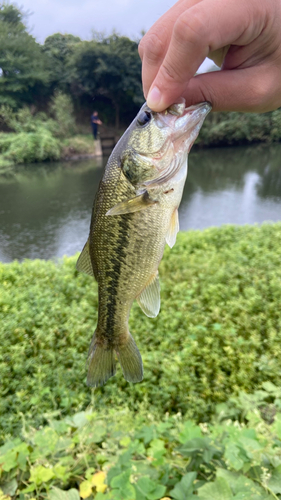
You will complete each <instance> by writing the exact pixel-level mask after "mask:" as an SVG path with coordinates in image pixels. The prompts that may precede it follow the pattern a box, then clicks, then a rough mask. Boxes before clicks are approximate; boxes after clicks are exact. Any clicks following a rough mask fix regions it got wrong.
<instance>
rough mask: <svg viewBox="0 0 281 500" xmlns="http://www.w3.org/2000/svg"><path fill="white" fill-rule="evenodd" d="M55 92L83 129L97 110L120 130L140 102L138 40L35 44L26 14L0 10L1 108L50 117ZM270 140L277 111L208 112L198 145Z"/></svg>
mask: <svg viewBox="0 0 281 500" xmlns="http://www.w3.org/2000/svg"><path fill="white" fill-rule="evenodd" d="M59 93H62V94H63V95H65V96H67V97H68V99H69V102H70V103H71V108H72V107H73V109H74V115H75V118H76V120H77V121H78V123H79V122H80V123H81V122H82V123H87V120H88V123H89V116H90V114H91V113H92V112H93V110H94V109H96V110H97V111H99V112H100V113H101V117H102V121H103V122H104V124H106V125H113V126H115V127H116V128H119V127H120V126H121V127H122V128H125V127H126V126H127V125H128V124H129V123H130V122H131V120H132V119H133V118H134V116H135V115H136V113H137V111H138V110H139V108H140V106H141V105H142V103H143V101H144V97H143V93H142V84H141V61H140V58H139V55H138V43H137V41H133V40H130V39H129V38H127V37H125V36H119V35H118V34H116V33H113V34H111V35H110V36H104V35H101V34H99V33H94V34H93V37H92V39H91V40H89V41H85V40H81V39H80V38H79V37H77V36H74V35H71V34H64V35H63V34H61V33H55V34H54V35H51V36H49V37H47V38H46V40H45V42H44V44H40V43H38V42H36V40H35V38H34V37H33V36H32V35H31V34H30V33H29V31H28V28H27V16H26V15H25V13H24V12H23V11H22V10H21V9H20V8H18V7H17V6H16V5H14V4H7V3H0V109H1V107H2V108H3V106H4V107H8V108H9V109H10V110H11V111H13V112H14V113H16V112H17V111H18V110H19V109H22V108H24V107H25V106H28V107H29V108H30V111H31V113H32V114H35V113H38V112H45V113H47V114H48V115H50V114H51V116H52V113H51V109H52V105H51V103H52V99H53V98H54V96H56V95H58V94H59ZM63 112H64V113H65V110H64V111H63ZM0 115H1V112H0ZM0 118H1V116H0ZM2 130H3V117H2ZM274 141H281V109H279V110H277V111H274V112H272V113H265V114H254V113H245V114H241V113H211V114H210V115H209V116H208V117H207V119H206V121H205V123H204V125H203V129H202V131H201V133H200V136H199V141H198V142H199V144H200V145H203V146H206V145H208V146H214V145H216V146H219V145H234V144H245V143H253V142H274Z"/></svg>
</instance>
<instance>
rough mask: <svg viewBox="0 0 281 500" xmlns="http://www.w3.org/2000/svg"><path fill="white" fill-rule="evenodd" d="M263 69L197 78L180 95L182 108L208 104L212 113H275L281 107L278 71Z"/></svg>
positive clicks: (224, 72)
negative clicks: (203, 103) (182, 98)
mask: <svg viewBox="0 0 281 500" xmlns="http://www.w3.org/2000/svg"><path fill="white" fill-rule="evenodd" d="M266 66H267V65H260V66H256V67H251V68H243V69H235V70H221V71H215V72H213V73H205V74H202V75H197V76H195V77H193V78H191V80H190V81H189V84H188V86H187V88H186V90H185V92H184V94H183V97H184V98H185V100H186V106H191V105H193V104H198V103H199V102H203V101H208V102H210V103H211V104H212V107H213V111H243V112H247V111H248V112H257V113H258V112H259V113H260V112H266V111H272V110H274V109H277V108H278V107H279V106H281V96H280V91H278V89H279V86H280V78H281V75H280V74H279V73H280V71H278V68H276V67H273V66H271V67H270V68H269V67H266ZM278 94H279V96H278Z"/></svg>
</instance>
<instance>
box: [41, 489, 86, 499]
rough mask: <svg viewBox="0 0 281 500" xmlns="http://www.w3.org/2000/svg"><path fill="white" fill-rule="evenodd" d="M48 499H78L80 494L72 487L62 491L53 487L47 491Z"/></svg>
mask: <svg viewBox="0 0 281 500" xmlns="http://www.w3.org/2000/svg"><path fill="white" fill-rule="evenodd" d="M48 499H49V500H80V496H79V493H78V491H77V490H75V489H74V488H72V489H71V490H68V491H64V490H60V489H59V488H56V487H53V488H52V489H51V490H50V491H49V493H48Z"/></svg>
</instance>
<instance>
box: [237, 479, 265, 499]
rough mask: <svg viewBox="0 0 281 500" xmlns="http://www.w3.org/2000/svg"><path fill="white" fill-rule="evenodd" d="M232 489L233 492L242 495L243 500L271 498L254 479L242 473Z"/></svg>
mask: <svg viewBox="0 0 281 500" xmlns="http://www.w3.org/2000/svg"><path fill="white" fill-rule="evenodd" d="M233 490H234V493H235V494H239V495H240V496H241V495H244V498H245V500H270V498H272V497H269V495H267V493H266V492H265V490H264V489H263V488H262V487H261V486H259V485H258V484H257V483H256V482H255V481H252V480H251V479H249V478H248V477H245V476H243V475H239V478H238V479H237V481H236V483H235V484H234V488H233ZM241 498H242V497H241Z"/></svg>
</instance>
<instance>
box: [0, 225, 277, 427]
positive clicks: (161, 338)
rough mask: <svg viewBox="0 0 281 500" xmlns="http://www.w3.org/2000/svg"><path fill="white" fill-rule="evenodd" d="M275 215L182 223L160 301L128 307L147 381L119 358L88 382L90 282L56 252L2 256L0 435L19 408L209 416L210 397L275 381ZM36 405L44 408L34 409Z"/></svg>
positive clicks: (29, 412)
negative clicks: (268, 219)
mask: <svg viewBox="0 0 281 500" xmlns="http://www.w3.org/2000/svg"><path fill="white" fill-rule="evenodd" d="M280 258H281V224H280V223H279V224H272V225H266V224H264V225H262V226H261V227H258V226H252V227H251V226H241V227H239V226H237V227H236V226H225V227H223V228H211V229H207V230H205V231H203V232H200V231H189V232H187V233H180V234H179V235H178V240H177V243H176V245H175V247H174V248H173V249H172V250H169V249H166V251H165V255H164V259H163V261H162V263H161V266H160V278H161V300H162V305H161V311H160V314H159V316H158V317H157V318H155V319H149V318H147V317H146V316H144V314H143V313H142V311H141V310H140V308H139V307H138V305H137V304H134V305H133V308H132V311H131V315H130V331H131V332H132V334H133V336H134V338H135V340H136V342H137V344H138V346H139V348H140V351H141V354H142V357H143V362H144V380H143V382H142V383H140V384H128V383H127V382H126V381H125V380H124V377H123V375H122V374H121V369H120V367H118V370H117V375H116V376H115V377H113V378H112V379H110V380H109V381H108V382H107V383H106V385H105V386H104V387H102V388H99V389H96V390H95V391H91V390H90V389H89V388H87V386H86V383H85V378H86V366H85V362H86V357H87V352H88V347H89V343H90V340H91V337H92V335H93V333H94V330H95V326H96V322H97V305H98V296H97V285H96V283H95V281H94V280H93V279H92V278H91V277H90V276H87V275H82V274H78V273H77V272H76V271H75V261H76V258H68V259H65V261H64V262H63V263H60V264H55V263H54V262H45V261H39V260H37V261H24V262H23V263H21V264H20V263H18V262H13V263H11V264H1V265H0V283H1V291H0V321H1V326H0V329H1V343H2V348H1V353H0V377H1V389H0V390H1V392H0V413H1V415H2V418H1V422H0V424H1V427H2V436H3V435H5V434H7V432H10V433H11V434H15V432H16V429H19V427H20V422H21V418H22V417H21V416H22V415H25V418H26V419H27V420H30V421H33V422H34V425H36V426H38V425H40V424H42V423H44V421H45V416H44V414H46V413H49V412H52V411H55V412H56V411H61V412H62V415H66V414H69V412H73V411H80V410H82V409H85V408H86V407H87V405H88V404H89V403H90V402H91V401H92V403H93V405H94V408H95V409H102V408H105V407H115V408H118V407H122V406H123V405H124V402H126V404H127V405H128V407H129V408H130V409H131V410H133V411H135V412H138V411H139V410H140V408H144V409H147V410H148V409H149V411H150V412H153V413H154V414H156V415H158V416H159V417H160V416H161V415H163V414H165V413H166V412H169V413H177V412H178V411H180V412H181V413H182V414H186V415H187V416H188V417H192V418H196V419H197V420H200V421H204V420H208V419H209V416H210V415H211V414H212V413H213V411H214V407H215V405H216V404H218V403H221V402H224V401H226V400H227V399H228V398H229V397H230V396H231V395H232V394H233V393H237V392H238V391H240V390H243V391H245V392H253V390H254V389H256V388H257V387H260V386H261V384H262V383H263V382H264V381H271V382H272V383H274V384H276V385H278V384H280V373H281V370H280V368H281V366H280V365H281V356H280V349H281V347H280V345H281V342H280V335H281V317H280V310H281V279H280V278H281V267H280ZM38 409H39V411H38Z"/></svg>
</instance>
